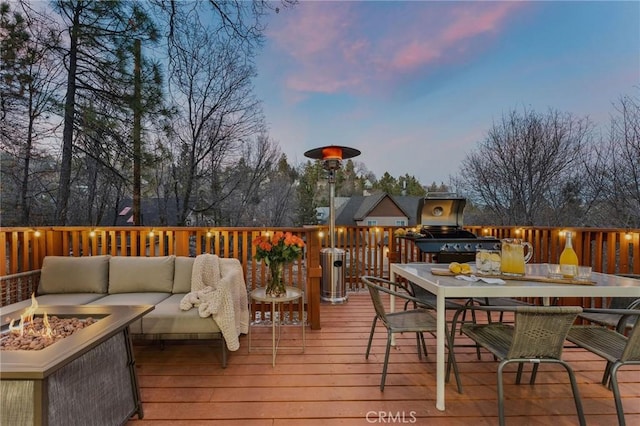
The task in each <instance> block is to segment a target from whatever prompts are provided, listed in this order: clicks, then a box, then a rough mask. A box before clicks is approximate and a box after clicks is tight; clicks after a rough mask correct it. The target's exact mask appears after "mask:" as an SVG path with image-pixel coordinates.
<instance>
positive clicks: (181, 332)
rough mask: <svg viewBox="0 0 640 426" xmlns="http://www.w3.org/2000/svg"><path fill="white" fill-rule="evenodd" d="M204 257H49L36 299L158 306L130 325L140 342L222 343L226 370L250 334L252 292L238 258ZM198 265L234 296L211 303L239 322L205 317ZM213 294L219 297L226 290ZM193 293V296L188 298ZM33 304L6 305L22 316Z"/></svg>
mask: <svg viewBox="0 0 640 426" xmlns="http://www.w3.org/2000/svg"><path fill="white" fill-rule="evenodd" d="M201 256H207V257H206V258H203V260H204V261H203V262H196V258H190V257H182V256H163V257H128V256H108V255H102V256H86V257H65V256H47V257H45V258H44V261H43V264H42V269H41V271H40V282H39V285H38V288H37V292H36V301H37V302H38V305H40V306H43V305H153V306H154V307H155V308H154V309H153V310H152V311H150V312H149V313H147V314H146V315H144V316H143V317H142V318H141V319H139V320H137V321H136V322H134V323H132V324H131V325H130V327H129V328H130V333H131V335H132V337H133V338H134V339H136V338H143V339H153V340H168V339H219V340H220V341H221V362H222V367H223V368H224V367H226V365H227V350H236V349H238V346H239V341H238V336H239V335H240V334H246V333H247V331H248V320H249V314H248V304H247V289H246V285H245V281H244V275H243V271H242V266H241V264H240V262H239V261H238V260H237V259H233V258H218V257H217V256H215V255H201ZM213 261H215V262H213ZM194 265H201V266H202V265H205V266H206V268H205V269H206V271H204V270H203V269H202V268H199V271H198V272H199V273H202V272H203V271H204V272H205V274H204V275H209V277H208V279H209V281H210V280H211V274H213V273H215V279H214V280H213V281H214V283H215V284H216V285H217V286H219V287H220V288H223V287H224V288H225V289H227V291H226V293H225V295H227V296H228V297H227V298H225V301H224V302H223V303H217V302H216V301H215V300H214V299H211V298H210V299H209V302H210V303H212V304H216V305H217V306H216V308H215V309H218V308H219V310H221V311H222V310H223V309H222V308H224V310H225V312H226V313H227V316H228V315H232V316H233V318H226V319H228V320H229V321H226V319H225V321H224V322H225V324H226V323H227V322H232V323H233V324H231V325H230V324H226V326H223V327H221V326H220V325H221V324H220V323H221V322H222V321H221V320H220V317H219V316H218V317H216V316H215V315H206V316H202V314H201V311H202V309H198V305H199V303H198V302H199V301H198V300H196V299H197V295H198V293H197V292H195V291H194V288H193V282H194V280H195V281H200V284H202V280H201V279H200V280H198V279H196V278H201V277H196V273H195V271H194ZM218 274H219V276H218ZM205 278H207V277H205ZM206 282H207V279H205V283H206ZM228 289H232V290H233V291H228ZM208 290H210V289H208ZM207 294H208V295H209V296H212V297H214V298H215V297H217V296H218V295H219V294H220V292H218V291H216V292H209V293H207ZM187 295H189V296H191V298H189V297H187V298H186V299H185V296H187ZM231 296H233V300H231V299H230V297H231ZM194 298H195V299H194ZM187 299H189V300H190V301H191V303H190V304H188V306H191V305H194V307H193V308H192V309H188V310H184V308H186V307H185V303H186V302H185V301H186V300H187ZM212 300H214V301H213V302H212ZM31 303H32V302H31V300H23V301H21V302H17V303H13V304H11V305H8V306H4V307H2V311H3V313H6V312H11V311H15V312H21V311H22V310H23V309H26V308H27V307H29V306H30V305H31ZM181 303H182V307H181ZM231 305H232V306H231ZM233 308H235V309H233ZM215 309H214V310H215ZM214 318H217V321H216V319H214ZM223 319H224V318H223ZM234 331H235V332H234Z"/></svg>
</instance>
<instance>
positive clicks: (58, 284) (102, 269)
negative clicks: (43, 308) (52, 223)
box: [38, 256, 111, 295]
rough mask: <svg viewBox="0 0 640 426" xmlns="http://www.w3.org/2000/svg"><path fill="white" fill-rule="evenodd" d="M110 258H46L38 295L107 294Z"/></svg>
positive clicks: (43, 263)
mask: <svg viewBox="0 0 640 426" xmlns="http://www.w3.org/2000/svg"><path fill="white" fill-rule="evenodd" d="M110 258H111V256H83V257H68V256H46V257H45V258H44V261H43V262H42V270H41V273H40V284H39V286H38V295H40V294H53V293H102V294H104V293H106V292H107V285H108V282H109V281H108V279H109V260H110Z"/></svg>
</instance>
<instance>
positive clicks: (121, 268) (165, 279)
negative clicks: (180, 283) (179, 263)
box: [109, 256, 175, 294]
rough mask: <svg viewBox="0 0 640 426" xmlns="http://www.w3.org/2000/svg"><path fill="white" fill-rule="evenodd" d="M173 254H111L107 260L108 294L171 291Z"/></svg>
mask: <svg viewBox="0 0 640 426" xmlns="http://www.w3.org/2000/svg"><path fill="white" fill-rule="evenodd" d="M174 264H175V256H162V257H126V256H113V257H112V258H111V261H110V262H109V294H116V293H141V292H164V293H171V289H172V288H173V270H174Z"/></svg>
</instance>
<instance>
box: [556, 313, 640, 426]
mask: <svg viewBox="0 0 640 426" xmlns="http://www.w3.org/2000/svg"><path fill="white" fill-rule="evenodd" d="M584 312H586V313H599V314H607V315H608V314H613V315H618V316H619V317H620V320H619V321H618V325H617V329H616V330H613V329H611V328H609V327H605V326H601V325H575V326H573V327H572V328H571V330H569V333H568V334H567V340H569V341H570V342H571V343H573V344H575V345H577V346H579V347H581V348H583V349H586V350H588V351H589V352H592V353H594V354H596V355H598V356H600V357H602V358H604V359H605V360H606V361H607V365H606V367H605V373H604V376H603V378H602V384H603V385H605V386H608V387H609V388H610V389H611V390H612V391H613V398H614V401H615V405H616V413H617V414H618V423H619V424H620V426H624V425H625V424H626V423H625V419H624V410H623V407H622V399H621V395H620V389H619V387H618V378H617V373H618V370H619V369H620V367H622V366H624V365H632V364H635V365H640V325H639V324H640V320H638V315H640V310H638V309H585V310H584ZM634 316H635V318H636V321H635V324H634V325H633V328H632V329H631V331H630V332H629V334H628V336H625V335H624V334H623V332H624V331H625V329H626V323H627V319H628V318H630V317H634Z"/></svg>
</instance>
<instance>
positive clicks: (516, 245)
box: [500, 238, 533, 276]
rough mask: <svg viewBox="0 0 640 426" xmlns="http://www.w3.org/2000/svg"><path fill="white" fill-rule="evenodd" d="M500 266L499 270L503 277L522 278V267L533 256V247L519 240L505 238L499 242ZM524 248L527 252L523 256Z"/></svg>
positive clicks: (523, 272)
mask: <svg viewBox="0 0 640 426" xmlns="http://www.w3.org/2000/svg"><path fill="white" fill-rule="evenodd" d="M501 245H502V249H501V257H502V261H501V265H500V270H501V271H502V273H503V274H504V275H513V276H522V275H524V274H525V271H524V265H525V263H527V262H528V261H529V259H531V256H532V255H533V246H532V245H531V243H529V242H527V241H522V240H521V239H519V238H506V239H503V240H501ZM525 247H526V248H527V252H526V254H525Z"/></svg>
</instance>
